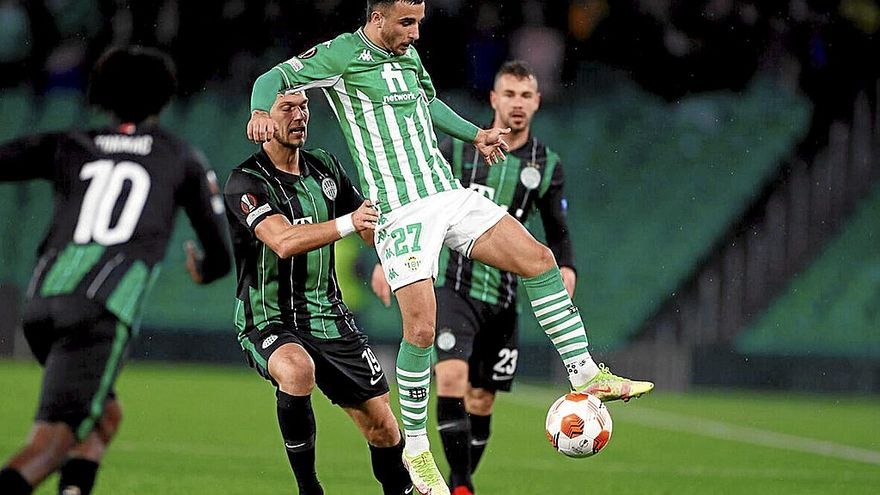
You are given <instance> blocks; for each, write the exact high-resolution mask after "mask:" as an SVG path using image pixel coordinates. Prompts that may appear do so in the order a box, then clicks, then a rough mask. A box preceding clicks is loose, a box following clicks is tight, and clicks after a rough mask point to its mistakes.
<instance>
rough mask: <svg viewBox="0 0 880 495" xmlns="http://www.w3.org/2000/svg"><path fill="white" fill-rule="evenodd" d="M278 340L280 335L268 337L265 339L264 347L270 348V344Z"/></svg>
mask: <svg viewBox="0 0 880 495" xmlns="http://www.w3.org/2000/svg"><path fill="white" fill-rule="evenodd" d="M276 340H278V336H277V335H275V334H272V335H270V336H268V337H266V338H265V340H263V349H267V348H269V346H270V345H272V344H274V343H275V341H276Z"/></svg>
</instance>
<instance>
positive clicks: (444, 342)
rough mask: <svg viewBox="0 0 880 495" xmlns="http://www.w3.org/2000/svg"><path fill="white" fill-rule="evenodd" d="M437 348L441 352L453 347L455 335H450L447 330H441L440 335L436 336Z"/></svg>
mask: <svg viewBox="0 0 880 495" xmlns="http://www.w3.org/2000/svg"><path fill="white" fill-rule="evenodd" d="M437 347H439V348H440V350H442V351H448V350H450V349H452V348H453V347H455V335H452V332H450V331H449V329H448V328H444V329H443V330H441V331H440V335H438V336H437Z"/></svg>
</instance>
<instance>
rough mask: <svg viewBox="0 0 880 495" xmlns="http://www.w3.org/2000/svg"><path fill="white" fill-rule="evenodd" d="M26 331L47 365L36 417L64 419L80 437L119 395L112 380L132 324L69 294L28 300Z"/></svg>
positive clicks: (59, 421) (38, 359)
mask: <svg viewBox="0 0 880 495" xmlns="http://www.w3.org/2000/svg"><path fill="white" fill-rule="evenodd" d="M23 329H24V335H25V338H26V339H27V342H28V345H29V346H30V349H31V352H33V354H34V357H36V358H37V361H39V362H40V364H41V365H42V366H43V367H44V371H43V384H42V387H41V389H40V403H39V405H38V406H37V413H36V417H35V419H36V420H37V421H46V422H52V423H66V424H67V425H68V426H70V428H71V429H72V430H73V432H74V434H75V435H76V437H77V439H79V440H82V439H83V438H85V437H86V436H87V435H88V434H89V433H90V432H91V431H92V430H93V429H94V427H95V424H96V422H97V421H98V420H99V419H100V417H101V415H102V414H103V413H104V406H105V404H106V402H107V401H108V400H110V399H113V398H114V397H115V394H114V392H113V384H114V383H115V381H116V377H117V376H118V375H119V371H120V369H121V368H122V363H123V361H124V357H125V353H126V352H127V350H128V344H129V341H130V339H131V332H130V331H129V328H128V327H127V326H126V325H125V324H123V323H121V322H119V320H117V319H116V317H115V316H113V315H112V314H111V313H109V312H108V311H107V310H106V309H105V308H104V306H103V305H102V304H100V303H98V302H95V301H92V300H91V299H87V298H86V297H84V296H80V295H67V296H56V297H49V298H35V299H32V300H30V301H28V303H27V307H26V308H25V312H24V323H23Z"/></svg>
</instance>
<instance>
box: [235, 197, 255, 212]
mask: <svg viewBox="0 0 880 495" xmlns="http://www.w3.org/2000/svg"><path fill="white" fill-rule="evenodd" d="M239 206H240V207H241V212H242V213H244V214H245V215H247V214H248V213H250V212H252V211H254V209H256V207H257V197H256V196H254V195H253V194H251V193H247V194H242V195H241V201H240V202H239Z"/></svg>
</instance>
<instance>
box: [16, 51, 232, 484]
mask: <svg viewBox="0 0 880 495" xmlns="http://www.w3.org/2000/svg"><path fill="white" fill-rule="evenodd" d="M174 89H175V78H174V71H173V67H172V64H171V61H170V60H169V59H168V58H167V57H166V56H165V55H164V54H162V53H160V52H158V51H155V50H150V49H143V48H139V47H128V48H119V49H114V50H111V51H110V52H108V53H107V54H105V55H104V56H103V57H102V58H101V59H100V60H99V61H98V63H97V65H96V68H95V71H94V73H93V75H92V79H91V85H90V88H89V97H90V100H91V102H92V103H94V104H95V105H97V106H98V107H101V108H103V109H104V110H107V111H108V112H109V113H110V114H111V117H113V120H114V121H115V122H114V125H112V126H108V127H105V128H100V129H95V130H90V131H68V132H63V133H51V134H42V135H37V136H30V137H25V138H22V139H19V140H16V141H13V142H11V143H7V144H4V145H3V146H0V181H8V180H12V181H19V180H29V179H38V178H39V179H45V180H48V181H50V182H51V183H52V186H53V188H54V199H55V206H54V211H53V217H52V225H51V227H50V229H49V232H48V234H47V235H46V238H45V239H44V240H43V242H42V244H41V245H40V248H39V251H38V254H39V260H38V261H37V266H36V268H35V269H34V274H33V278H32V279H31V283H30V286H29V287H28V293H27V304H26V307H25V311H24V321H23V324H22V328H23V330H24V334H25V337H26V338H27V341H28V345H29V346H30V348H31V351H32V352H33V354H34V356H35V357H36V358H37V360H38V361H39V362H40V364H42V365H43V367H44V368H45V371H44V374H43V383H42V389H41V391H40V399H39V406H38V407H37V412H36V418H35V422H34V428H33V430H32V432H31V435H30V438H29V440H28V444H27V445H26V446H25V447H24V448H23V449H21V450H20V451H19V452H18V453H17V454H16V455H15V456H14V457H13V458H12V459H10V460H9V462H8V463H7V464H6V465H5V467H4V469H3V470H2V471H0V493H2V494H3V495H20V494H27V493H31V491H32V489H33V487H35V486H37V485H38V484H39V483H40V482H41V481H43V480H44V479H45V478H46V477H47V476H49V474H51V473H52V472H53V471H55V470H56V469H58V468H59V466H60V477H59V494H61V495H87V494H89V493H91V490H92V486H93V484H94V482H95V476H96V473H97V470H98V467H99V463H100V461H101V460H102V458H103V456H104V453H105V451H106V450H107V447H108V445H109V443H110V440H111V439H112V438H113V436H114V435H115V434H116V431H117V429H118V428H119V424H120V421H121V419H122V409H121V407H120V405H119V401H118V400H116V397H115V394H114V392H113V388H114V382H115V380H116V377H117V375H118V374H119V371H120V369H121V368H122V362H123V360H124V356H125V352H126V349H127V348H128V344H129V342H130V341H131V339H132V337H133V336H134V335H136V333H137V326H138V320H139V315H140V312H141V308H142V306H143V303H144V300H145V299H146V294H147V292H148V290H149V286H150V283H151V282H152V280H154V278H155V276H156V274H157V273H158V270H159V265H160V262H161V260H162V258H163V256H164V255H165V249H166V246H167V244H168V240H169V239H170V237H171V233H172V231H173V230H174V229H173V225H174V219H175V216H176V214H177V211H178V209H179V208H183V209H184V211H186V214H187V216H188V217H189V219H190V222H191V223H192V226H193V229H194V230H195V231H196V234H197V235H198V237H199V241H200V242H201V243H202V245H203V246H204V247H205V254H204V256H199V255H197V253H196V249H195V248H194V247H193V245H192V244H188V248H187V249H188V258H187V268H188V269H189V271H190V275H191V277H192V278H193V280H194V281H195V282H196V283H208V282H211V281H213V280H216V279H218V278H220V277H222V276H223V275H225V274H226V273H228V272H229V268H230V258H231V257H230V252H229V246H228V239H227V236H226V222H225V220H224V217H223V198H222V197H221V196H220V188H219V186H218V184H217V181H216V177H215V176H214V173H213V172H212V171H210V170H208V169H207V168H206V167H205V163H204V158H203V157H202V155H201V153H200V152H198V151H197V150H195V149H194V148H193V147H192V146H190V145H189V144H187V143H185V142H183V141H182V140H180V139H178V138H177V137H175V136H173V135H172V134H171V133H169V132H167V131H165V130H164V129H162V128H161V127H159V125H158V122H159V117H158V115H159V112H160V111H161V110H162V108H163V107H164V106H165V105H166V104H167V103H168V101H169V99H170V98H171V96H172V94H173V93H174ZM17 214H20V215H26V214H27V212H25V211H22V212H17ZM22 226H23V228H27V222H26V221H23V222H22ZM31 227H32V226H31ZM10 261H11V260H5V261H4V262H10Z"/></svg>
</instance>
